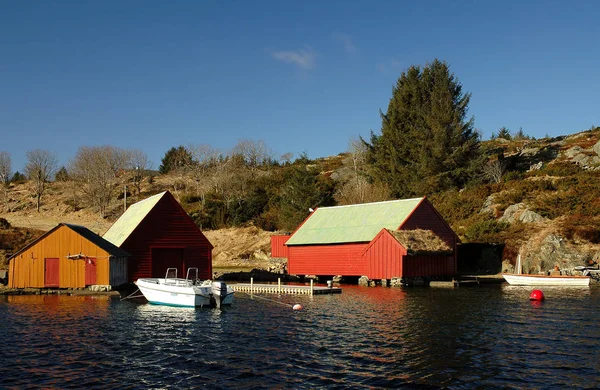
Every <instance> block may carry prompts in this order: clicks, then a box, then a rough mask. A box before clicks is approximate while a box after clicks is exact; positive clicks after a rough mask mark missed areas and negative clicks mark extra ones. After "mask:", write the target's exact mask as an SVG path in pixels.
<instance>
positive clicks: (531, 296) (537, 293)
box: [529, 290, 545, 301]
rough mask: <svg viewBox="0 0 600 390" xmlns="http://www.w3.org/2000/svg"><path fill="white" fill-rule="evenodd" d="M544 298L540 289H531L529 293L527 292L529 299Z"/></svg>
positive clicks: (539, 299)
mask: <svg viewBox="0 0 600 390" xmlns="http://www.w3.org/2000/svg"><path fill="white" fill-rule="evenodd" d="M544 299H545V298H544V293H543V292H542V290H533V291H532V292H531V294H529V300H530V301H543V300H544Z"/></svg>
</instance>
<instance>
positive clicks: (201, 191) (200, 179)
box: [187, 144, 223, 201]
mask: <svg viewBox="0 0 600 390" xmlns="http://www.w3.org/2000/svg"><path fill="white" fill-rule="evenodd" d="M188 150H189V151H190V153H191V154H192V164H191V165H190V166H189V168H188V169H187V171H188V172H189V173H191V175H192V177H193V179H194V181H195V183H196V194H197V195H199V196H200V197H201V198H202V200H203V201H204V197H205V195H206V192H208V191H209V190H210V188H211V186H212V184H213V183H212V176H214V175H215V174H216V171H217V169H218V167H219V165H220V163H221V160H222V159H223V156H222V155H221V152H220V151H219V150H218V149H215V148H213V147H212V146H210V145H206V144H199V145H189V146H188Z"/></svg>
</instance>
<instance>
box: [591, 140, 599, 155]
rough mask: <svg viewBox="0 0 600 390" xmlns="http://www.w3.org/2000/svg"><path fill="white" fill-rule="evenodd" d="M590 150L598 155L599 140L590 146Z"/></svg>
mask: <svg viewBox="0 0 600 390" xmlns="http://www.w3.org/2000/svg"><path fill="white" fill-rule="evenodd" d="M592 151H594V153H596V154H597V155H598V156H600V141H598V142H596V144H595V145H594V146H592Z"/></svg>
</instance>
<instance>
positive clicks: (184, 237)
mask: <svg viewBox="0 0 600 390" xmlns="http://www.w3.org/2000/svg"><path fill="white" fill-rule="evenodd" d="M103 238H104V239H106V240H108V241H110V242H111V243H113V244H114V245H116V246H118V247H119V248H121V249H123V250H125V251H127V252H128V253H129V254H130V255H131V256H130V258H129V281H130V282H133V281H135V280H137V279H139V278H149V277H164V276H165V273H166V270H167V268H177V275H178V276H179V277H185V275H186V272H187V269H188V268H189V267H197V268H198V272H199V277H200V278H203V279H209V278H211V277H212V249H213V246H212V244H211V243H210V242H209V241H208V239H207V238H206V237H205V236H204V234H202V232H201V231H200V229H199V228H198V226H196V224H195V223H194V221H192V219H191V218H190V217H189V215H188V214H187V213H186V212H185V210H184V209H183V208H182V207H181V205H180V204H179V202H177V200H176V199H175V198H174V197H173V195H172V194H171V193H170V192H169V191H165V192H162V193H160V194H157V195H154V196H151V197H149V198H147V199H144V200H142V201H140V202H137V203H135V204H133V205H131V206H130V207H129V208H128V209H127V211H125V213H123V215H122V216H121V217H120V218H119V219H118V220H117V221H116V222H115V223H114V224H113V225H112V226H111V227H110V229H108V230H107V231H106V233H104V236H103Z"/></svg>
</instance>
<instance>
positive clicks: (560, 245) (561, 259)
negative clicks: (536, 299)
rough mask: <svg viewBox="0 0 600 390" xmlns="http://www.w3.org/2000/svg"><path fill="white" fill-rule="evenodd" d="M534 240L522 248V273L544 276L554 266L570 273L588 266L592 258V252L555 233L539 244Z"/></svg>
mask: <svg viewBox="0 0 600 390" xmlns="http://www.w3.org/2000/svg"><path fill="white" fill-rule="evenodd" d="M538 239H539V237H538ZM534 240H535V238H534V239H532V240H530V241H529V242H528V243H527V244H525V245H524V247H523V248H522V258H521V260H522V263H523V273H531V274H546V273H548V272H549V271H551V270H552V269H554V268H555V266H558V268H559V269H560V270H563V271H571V270H573V269H574V268H575V267H578V266H584V265H589V264H590V263H591V262H592V260H593V257H594V253H593V252H591V251H589V250H585V249H581V248H579V247H575V246H574V245H572V244H570V243H568V242H567V240H566V239H565V238H564V237H561V236H560V235H558V234H555V233H551V234H548V235H546V237H544V238H543V240H542V241H541V242H535V241H534Z"/></svg>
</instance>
